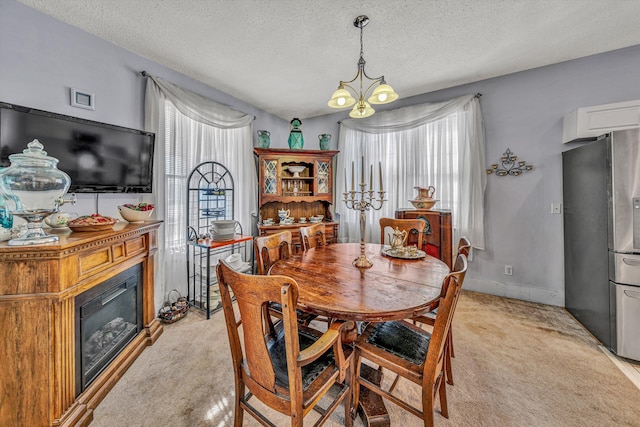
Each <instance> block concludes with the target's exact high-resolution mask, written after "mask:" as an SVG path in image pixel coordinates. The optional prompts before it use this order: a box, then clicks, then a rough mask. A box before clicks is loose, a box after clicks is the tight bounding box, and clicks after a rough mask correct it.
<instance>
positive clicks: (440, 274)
mask: <svg viewBox="0 0 640 427" xmlns="http://www.w3.org/2000/svg"><path fill="white" fill-rule="evenodd" d="M382 248H383V246H382V245H380V244H373V243H369V244H367V245H366V247H365V253H366V255H367V258H369V259H370V260H371V261H373V266H372V267H370V268H357V267H354V266H353V265H352V262H353V260H354V259H355V258H357V257H358V256H359V255H360V244H359V243H339V244H332V245H326V246H318V247H315V248H313V249H310V250H308V251H306V252H303V253H301V254H298V255H294V256H292V257H289V258H286V259H282V260H280V261H277V262H276V263H275V264H273V265H272V266H271V268H270V269H269V274H270V275H276V274H277V275H283V276H288V277H291V278H293V279H294V280H295V281H296V282H297V283H298V293H299V294H298V308H300V309H301V310H304V311H307V312H309V313H314V314H318V315H321V316H327V317H330V318H333V319H340V320H354V321H365V322H383V321H389V320H402V319H409V318H412V317H414V316H417V315H420V314H424V313H426V312H428V311H431V310H432V309H433V308H435V307H436V305H437V300H438V297H439V296H440V287H441V285H442V282H443V280H444V277H445V276H446V275H447V274H448V273H449V267H448V266H447V264H445V263H444V262H443V261H441V260H439V259H438V258H435V257H432V256H430V255H426V256H425V257H424V258H419V259H401V258H394V257H390V256H387V255H383V254H382ZM356 337H357V329H354V330H353V331H352V333H351V334H350V335H348V336H347V337H345V338H346V341H349V340H355V338H356ZM365 368H366V369H365ZM361 375H363V376H367V377H368V379H369V380H370V381H373V382H375V383H378V384H380V382H381V381H382V372H381V371H376V370H374V369H371V368H369V367H368V366H367V365H364V364H363V366H362V372H361ZM352 384H354V382H353V381H352ZM360 408H361V409H362V412H361V415H362V416H363V418H364V419H363V422H364V424H365V425H367V426H373V425H375V426H388V425H390V420H389V417H388V414H387V411H386V408H385V406H384V402H383V401H382V398H380V397H379V396H378V395H376V394H375V393H368V390H367V389H362V393H361V398H360ZM353 413H354V414H355V408H354V410H353Z"/></svg>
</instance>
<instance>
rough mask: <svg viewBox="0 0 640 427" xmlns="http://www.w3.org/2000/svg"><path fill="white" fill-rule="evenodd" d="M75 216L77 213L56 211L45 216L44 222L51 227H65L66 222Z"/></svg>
mask: <svg viewBox="0 0 640 427" xmlns="http://www.w3.org/2000/svg"><path fill="white" fill-rule="evenodd" d="M77 217H78V214H77V213H70V212H57V213H54V214H52V215H49V216H48V217H46V218H45V219H44V223H45V224H47V225H48V226H49V227H51V228H67V223H68V222H69V221H71V220H73V219H76V218H77Z"/></svg>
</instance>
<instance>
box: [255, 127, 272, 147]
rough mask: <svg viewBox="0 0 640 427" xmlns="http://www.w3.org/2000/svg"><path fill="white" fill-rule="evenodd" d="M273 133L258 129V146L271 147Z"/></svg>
mask: <svg viewBox="0 0 640 427" xmlns="http://www.w3.org/2000/svg"><path fill="white" fill-rule="evenodd" d="M270 137H271V134H270V133H269V131H266V130H259V131H258V147H260V148H269V145H270V144H271V138H270Z"/></svg>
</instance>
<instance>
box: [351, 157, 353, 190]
mask: <svg viewBox="0 0 640 427" xmlns="http://www.w3.org/2000/svg"><path fill="white" fill-rule="evenodd" d="M351 191H353V162H351Z"/></svg>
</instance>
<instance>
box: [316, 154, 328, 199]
mask: <svg viewBox="0 0 640 427" xmlns="http://www.w3.org/2000/svg"><path fill="white" fill-rule="evenodd" d="M317 163H318V194H327V193H329V192H330V187H329V162H320V161H319V162H317Z"/></svg>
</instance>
